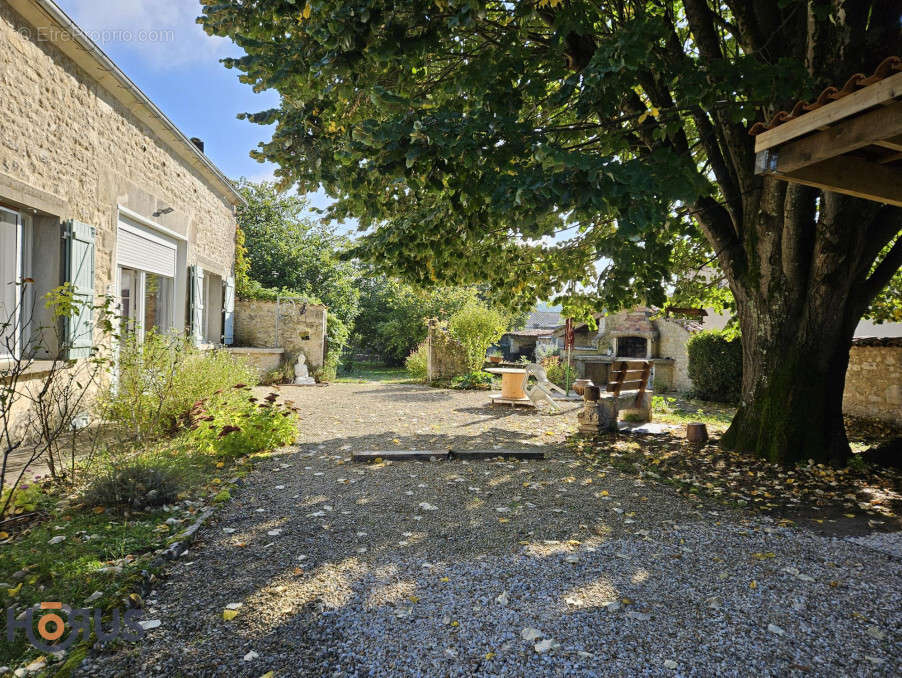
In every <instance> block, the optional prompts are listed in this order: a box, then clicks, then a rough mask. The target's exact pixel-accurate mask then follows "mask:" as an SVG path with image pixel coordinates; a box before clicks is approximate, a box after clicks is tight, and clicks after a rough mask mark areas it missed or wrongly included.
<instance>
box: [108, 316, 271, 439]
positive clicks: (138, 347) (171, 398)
mask: <svg viewBox="0 0 902 678" xmlns="http://www.w3.org/2000/svg"><path fill="white" fill-rule="evenodd" d="M117 367H118V380H117V382H116V383H115V384H110V385H109V387H108V388H107V389H106V391H105V393H104V394H103V396H102V399H101V403H102V408H103V413H104V417H105V418H106V419H107V420H108V421H109V422H111V423H112V424H113V425H114V427H117V428H118V429H120V430H122V431H124V432H127V433H128V434H130V435H132V436H133V437H135V438H137V439H139V440H144V441H150V440H153V439H155V438H157V437H159V436H160V435H162V434H163V433H166V432H171V431H174V430H175V429H176V428H177V427H178V425H179V424H180V423H181V421H182V420H183V418H184V417H185V416H186V415H187V414H188V412H189V411H190V410H191V408H192V406H193V405H194V403H196V402H198V401H199V400H202V399H204V398H207V397H209V396H210V395H212V394H213V393H215V392H216V391H218V390H221V389H226V388H229V387H231V386H234V385H235V384H253V383H256V381H257V375H256V372H255V371H254V370H253V369H252V368H250V367H249V366H248V365H247V364H246V363H245V362H244V361H243V360H241V359H239V358H237V357H235V356H233V355H232V354H231V353H229V352H228V351H224V350H221V351H220V350H214V351H202V350H200V349H197V348H195V347H194V346H193V345H192V344H191V342H190V341H188V340H187V339H186V338H183V337H172V336H167V335H160V334H157V333H156V332H153V331H151V332H147V333H146V334H145V336H144V340H143V341H138V340H137V338H136V337H135V336H134V335H132V334H128V335H126V336H124V337H123V338H122V342H121V344H120V348H119V355H118V361H117Z"/></svg>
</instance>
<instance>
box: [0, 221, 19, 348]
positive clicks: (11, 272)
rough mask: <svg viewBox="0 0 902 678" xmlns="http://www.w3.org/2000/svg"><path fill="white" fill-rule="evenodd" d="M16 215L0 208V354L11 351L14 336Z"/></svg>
mask: <svg viewBox="0 0 902 678" xmlns="http://www.w3.org/2000/svg"><path fill="white" fill-rule="evenodd" d="M17 231H18V219H17V215H16V214H13V213H11V212H6V211H4V210H0V355H7V354H10V353H12V349H13V345H14V337H15V336H16V325H17V319H16V298H17V296H18V295H17V290H18V286H17V285H16V282H17V270H16V269H17V266H16V263H17V262H16V253H17V250H18V248H17V247H16V235H17Z"/></svg>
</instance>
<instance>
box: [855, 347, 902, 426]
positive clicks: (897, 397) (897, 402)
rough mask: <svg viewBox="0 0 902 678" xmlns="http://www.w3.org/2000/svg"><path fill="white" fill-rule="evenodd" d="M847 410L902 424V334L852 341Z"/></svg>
mask: <svg viewBox="0 0 902 678" xmlns="http://www.w3.org/2000/svg"><path fill="white" fill-rule="evenodd" d="M843 412H844V413H845V414H851V415H853V416H856V417H865V418H867V419H881V420H883V421H888V422H892V423H895V424H900V425H902V337H889V338H879V339H878V338H867V339H855V340H854V341H853V342H852V350H851V352H850V353H849V370H848V372H846V389H845V391H844V393H843Z"/></svg>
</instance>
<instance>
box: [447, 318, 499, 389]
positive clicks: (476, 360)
mask: <svg viewBox="0 0 902 678" xmlns="http://www.w3.org/2000/svg"><path fill="white" fill-rule="evenodd" d="M506 327H507V318H505V317H504V316H503V315H502V314H501V313H500V312H498V311H496V310H495V309H493V308H489V307H487V306H485V305H484V304H481V303H479V302H477V301H469V302H467V304H466V305H465V306H464V307H463V308H461V309H460V310H459V311H457V313H455V314H454V315H452V316H451V319H450V320H449V321H448V329H449V330H450V332H451V336H453V337H454V338H455V339H457V341H459V342H460V343H461V344H462V345H463V347H464V350H465V351H466V355H467V364H468V365H469V367H470V371H471V372H476V371H478V370H479V369H480V368H481V367H482V364H483V363H484V362H485V352H486V350H487V349H488V347H489V346H491V345H492V344H493V343H495V342H496V341H498V340H499V339H500V338H501V335H502V334H504V330H505V328H506Z"/></svg>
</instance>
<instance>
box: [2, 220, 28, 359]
mask: <svg viewBox="0 0 902 678" xmlns="http://www.w3.org/2000/svg"><path fill="white" fill-rule="evenodd" d="M0 212H5V213H6V214H11V215H13V216H14V217H15V219H16V235H15V239H16V254H15V257H16V270H15V272H14V274H13V276H14V277H13V281H14V282H15V283H16V284H17V285H21V284H23V282H24V280H25V278H27V277H29V276H30V275H31V255H32V239H33V238H34V235H33V228H34V226H33V222H32V220H31V216H30V215H28V214H25V213H24V212H22V211H21V210H15V209H11V208H9V207H3V206H2V205H0ZM13 281H8V280H0V284H2V285H3V286H4V287H5V286H6V285H7V283H9V282H13ZM33 302H34V290H33V288H30V287H27V288H24V289H22V290H21V291H20V290H19V289H18V288H17V289H16V299H15V302H14V311H15V318H14V319H13V326H14V327H15V328H16V334H15V336H14V337H13V350H12V353H9V352H8V351H7V350H6V342H5V341H0V360H18V359H19V358H20V357H21V356H22V348H23V347H24V346H27V345H28V341H29V339H30V338H31V319H29V320H28V321H27V322H25V321H23V320H22V309H23V307H25V308H31V307H32V306H33Z"/></svg>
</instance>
